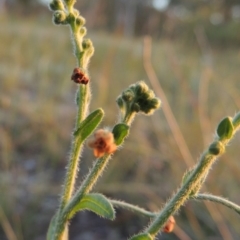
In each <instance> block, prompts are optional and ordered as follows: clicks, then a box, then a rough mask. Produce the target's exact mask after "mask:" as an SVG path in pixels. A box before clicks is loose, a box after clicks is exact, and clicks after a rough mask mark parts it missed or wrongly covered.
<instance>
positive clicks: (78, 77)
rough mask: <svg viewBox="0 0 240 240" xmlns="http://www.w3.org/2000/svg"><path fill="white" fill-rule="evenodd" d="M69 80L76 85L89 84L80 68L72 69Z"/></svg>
mask: <svg viewBox="0 0 240 240" xmlns="http://www.w3.org/2000/svg"><path fill="white" fill-rule="evenodd" d="M71 80H73V81H74V82H75V83H78V84H87V83H88V82H89V78H88V77H87V76H86V75H85V74H84V73H83V71H82V70H81V69H80V68H74V69H73V73H72V76H71Z"/></svg>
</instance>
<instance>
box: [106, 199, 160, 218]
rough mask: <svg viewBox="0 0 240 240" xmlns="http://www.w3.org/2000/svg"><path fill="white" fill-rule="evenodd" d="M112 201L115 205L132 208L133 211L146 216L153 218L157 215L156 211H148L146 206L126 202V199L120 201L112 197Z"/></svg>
mask: <svg viewBox="0 0 240 240" xmlns="http://www.w3.org/2000/svg"><path fill="white" fill-rule="evenodd" d="M110 203H111V204H112V205H113V206H115V207H121V208H124V209H127V210H130V211H132V212H135V213H138V214H141V215H144V216H146V217H151V218H152V217H156V215H157V214H156V213H154V212H150V211H147V210H145V209H144V208H141V207H138V206H136V205H133V204H130V203H126V202H124V201H118V200H113V199H111V200H110Z"/></svg>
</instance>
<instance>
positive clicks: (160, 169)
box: [0, 0, 240, 240]
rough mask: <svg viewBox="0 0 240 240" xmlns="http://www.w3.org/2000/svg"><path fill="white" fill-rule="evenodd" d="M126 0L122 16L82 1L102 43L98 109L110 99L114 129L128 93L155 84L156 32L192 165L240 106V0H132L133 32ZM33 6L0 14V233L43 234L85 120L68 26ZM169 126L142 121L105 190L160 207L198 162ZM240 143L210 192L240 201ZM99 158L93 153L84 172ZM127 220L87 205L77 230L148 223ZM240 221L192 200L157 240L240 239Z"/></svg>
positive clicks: (215, 173)
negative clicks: (156, 0) (80, 120)
mask: <svg viewBox="0 0 240 240" xmlns="http://www.w3.org/2000/svg"><path fill="white" fill-rule="evenodd" d="M119 2H120V3H121V4H122V5H121V6H122V8H120V7H119V8H117V10H119V9H122V12H118V11H116V5H114V4H116V3H117V1H112V4H110V2H109V1H107V0H106V1H103V0H102V1H79V7H80V10H81V12H82V13H83V15H85V12H86V17H87V27H88V29H89V30H90V31H89V36H90V38H91V39H92V40H93V43H94V45H95V49H96V53H95V55H94V57H93V59H92V61H91V64H90V72H91V80H92V86H93V88H92V93H93V96H94V101H93V102H92V105H91V108H92V109H95V108H96V107H101V106H102V107H103V109H104V110H105V112H106V118H105V120H104V126H108V125H112V124H113V123H115V122H116V119H117V115H118V113H117V106H116V104H115V99H116V97H117V96H118V95H119V93H120V92H121V90H122V89H124V88H126V87H127V86H128V85H129V84H131V83H134V82H136V81H138V80H142V79H144V80H145V81H146V82H147V83H148V84H149V85H151V81H149V76H148V75H147V73H146V71H145V68H144V66H143V47H144V44H143V36H145V35H146V34H149V35H151V36H152V37H153V43H152V48H153V50H152V61H153V67H154V69H155V71H156V74H157V77H158V80H159V83H160V84H161V88H160V89H162V90H163V91H164V93H165V95H166V97H167V101H168V103H169V104H170V107H171V110H172V112H173V114H174V116H175V118H176V119H177V123H178V124H179V127H180V130H181V132H182V134H183V136H184V139H185V141H186V145H187V146H188V148H189V153H190V154H191V155H192V157H190V158H191V159H193V160H191V161H192V162H191V164H192V163H194V162H195V161H196V160H197V158H198V157H199V155H200V153H201V152H202V151H203V149H204V146H206V145H207V144H208V143H209V142H210V140H211V138H212V137H213V134H214V131H215V126H216V124H217V123H218V122H219V120H220V119H221V118H223V117H224V116H227V115H233V114H234V112H236V111H237V110H239V109H240V98H239V91H240V84H239V76H240V68H239V64H240V52H239V45H240V31H239V29H240V21H239V17H240V14H239V15H238V9H239V6H237V5H234V4H235V3H234V1H233V2H231V1H226V2H228V3H229V4H228V5H224V4H223V3H225V4H226V2H224V1H221V3H222V5H221V4H220V3H219V2H220V1H219V2H218V1H211V3H209V4H206V3H203V2H202V1H196V2H198V4H196V5H194V6H193V5H191V4H189V1H184V3H182V4H181V5H179V3H178V2H177V1H172V2H171V3H170V5H169V6H168V8H166V9H165V10H164V11H160V12H159V11H157V10H156V9H154V8H152V7H150V5H148V6H145V5H142V4H141V1H139V2H138V4H137V1H136V2H135V1H132V3H136V10H138V11H136V15H135V18H134V21H133V20H131V19H129V20H128V21H132V24H131V26H130V27H128V26H127V23H128V22H126V24H125V22H124V21H123V22H122V21H121V19H123V20H124V19H125V18H124V16H125V17H126V16H128V15H121V14H127V10H126V9H127V7H128V5H127V4H126V2H124V1H119ZM16 4H17V5H16ZM28 4H29V7H28V8H27V9H23V8H21V3H20V1H19V2H17V3H16V2H15V3H14V1H11V2H10V1H6V5H5V8H3V7H2V8H1V14H0V36H1V42H0V190H1V197H0V225H1V227H0V239H1V240H5V239H9V240H15V239H19V240H30V239H31V240H32V239H34V240H35V239H36V240H42V239H45V234H46V231H47V226H48V224H49V221H50V218H51V217H52V215H53V213H54V211H55V209H56V206H57V204H58V194H59V192H60V190H61V184H62V181H63V177H64V172H65V166H66V160H67V155H68V151H69V147H70V141H71V131H72V127H73V125H74V117H75V105H74V96H75V90H76V86H75V85H74V84H73V82H71V81H70V75H71V72H72V69H73V68H74V67H75V60H74V57H73V55H71V52H72V47H71V42H70V40H69V31H68V30H69V29H67V28H64V27H61V28H58V27H56V26H53V24H51V14H50V12H48V11H47V10H46V8H45V7H44V6H41V7H40V6H39V5H36V3H35V4H33V3H31V1H29V2H28ZM124 4H125V5H124ZM16 6H17V7H16ZM113 9H115V10H113ZM114 11H116V12H114ZM106 13H112V14H106ZM117 13H118V14H119V15H117ZM140 13H141V14H140ZM116 16H119V18H117V17H116ZM121 16H123V17H122V18H121ZM114 19H115V20H114ZM117 19H120V20H119V21H117ZM100 20H101V21H100ZM140 20H141V21H140ZM150 80H151V79H150ZM159 87H160V86H159V85H158V88H159ZM156 92H157V89H156ZM166 104H167V103H166V102H163V105H165V106H166ZM170 120H172V118H171V119H170ZM169 123H170V122H169V119H166V117H165V111H163V110H161V111H158V112H157V113H156V114H155V115H154V116H152V117H151V118H146V117H144V116H140V117H138V118H137V119H136V121H135V122H134V124H133V127H132V130H131V135H130V137H129V138H128V139H127V141H126V143H125V146H124V149H122V150H121V151H119V152H117V154H116V156H115V157H114V159H113V160H112V162H111V164H110V166H109V167H108V171H106V172H105V175H104V176H103V178H102V179H101V181H100V182H99V184H98V185H97V186H96V191H102V192H104V193H105V194H106V195H108V196H114V197H115V198H119V199H123V200H128V201H130V202H132V203H135V204H138V205H140V206H144V207H146V208H148V209H151V210H157V209H159V208H161V206H162V204H163V203H164V202H165V201H166V200H167V199H168V197H169V196H170V194H171V193H172V191H173V190H174V189H176V188H177V187H178V186H179V184H180V182H181V177H182V175H183V173H184V172H185V170H186V168H187V165H188V164H189V161H187V159H186V158H185V157H184V156H183V154H182V150H183V148H184V146H183V145H182V144H183V143H182V144H181V145H179V144H177V143H176V141H175V138H176V135H173V134H172V129H171V127H169ZM170 126H171V125H170ZM239 141H240V136H237V138H235V140H234V141H233V142H232V143H231V145H230V146H229V147H228V149H227V154H225V155H224V156H223V157H222V158H221V159H220V160H219V161H218V164H216V166H215V168H214V169H213V170H212V173H211V175H210V176H209V178H208V180H207V182H206V184H205V188H204V190H205V191H209V192H212V193H215V194H219V195H222V196H226V197H229V199H231V200H232V201H234V202H236V203H238V204H240V199H239V196H240V190H239V184H240V178H239V170H240V165H239ZM92 161H93V155H92V152H91V150H89V149H86V151H85V152H84V161H83V162H82V164H83V165H82V167H81V176H83V175H84V174H85V173H86V172H87V170H88V168H89V166H90V165H91V164H92ZM79 181H81V178H80V179H79ZM117 216H118V217H117V219H116V220H115V221H114V222H113V223H112V222H110V221H106V220H103V219H99V218H98V217H97V216H95V215H94V214H91V213H88V212H84V213H80V214H78V215H77V216H76V217H75V218H74V220H73V222H72V225H71V228H70V231H71V240H72V239H73V240H77V239H81V240H88V239H89V240H92V239H109V240H110V239H111V240H113V239H114V240H118V239H119V240H120V239H121V240H122V239H127V237H128V236H130V235H131V234H133V233H135V232H137V231H138V230H139V229H140V226H142V224H144V223H146V222H147V219H145V218H141V217H138V216H135V215H134V214H132V213H129V212H126V211H118V215H117ZM239 221H240V218H239V216H238V215H237V214H236V213H234V212H232V211H230V210H228V209H225V208H224V207H222V206H218V205H215V204H213V203H206V204H204V203H202V202H193V201H190V202H188V203H187V204H186V206H185V207H183V208H182V210H181V211H180V213H179V215H178V216H177V217H176V222H177V226H176V228H175V230H174V232H173V233H171V234H168V235H167V234H162V235H161V236H159V239H172V240H175V239H181V240H188V239H193V240H198V239H199V240H202V239H209V240H218V239H219V240H220V239H224V240H234V239H238V238H239V236H240V229H239Z"/></svg>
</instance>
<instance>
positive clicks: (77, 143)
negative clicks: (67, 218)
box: [60, 84, 89, 209]
mask: <svg viewBox="0 0 240 240" xmlns="http://www.w3.org/2000/svg"><path fill="white" fill-rule="evenodd" d="M88 91H89V87H88V86H85V85H84V86H83V85H82V84H81V85H80V87H79V90H78V98H79V103H78V112H77V119H76V123H75V129H77V128H78V126H79V124H80V123H81V122H82V120H83V119H84V118H85V116H86V112H87V109H88V102H87V99H88ZM81 150H82V141H81V139H79V137H73V143H72V150H71V155H70V159H69V162H68V167H67V173H66V177H65V182H64V188H63V194H62V200H61V204H60V209H63V208H64V206H65V205H66V203H67V202H68V201H69V199H70V198H71V196H72V193H73V191H74V186H75V181H76V178H77V172H78V165H79V156H80V154H81Z"/></svg>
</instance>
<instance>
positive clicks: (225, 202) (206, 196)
mask: <svg viewBox="0 0 240 240" xmlns="http://www.w3.org/2000/svg"><path fill="white" fill-rule="evenodd" d="M192 199H193V200H207V201H211V202H216V203H220V204H222V205H224V206H226V207H228V208H230V209H232V210H234V211H236V212H237V213H238V214H240V206H239V205H237V204H236V203H233V202H231V201H229V200H227V199H226V198H223V197H220V196H215V195H212V194H203V193H202V194H197V195H196V196H194V197H192Z"/></svg>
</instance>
